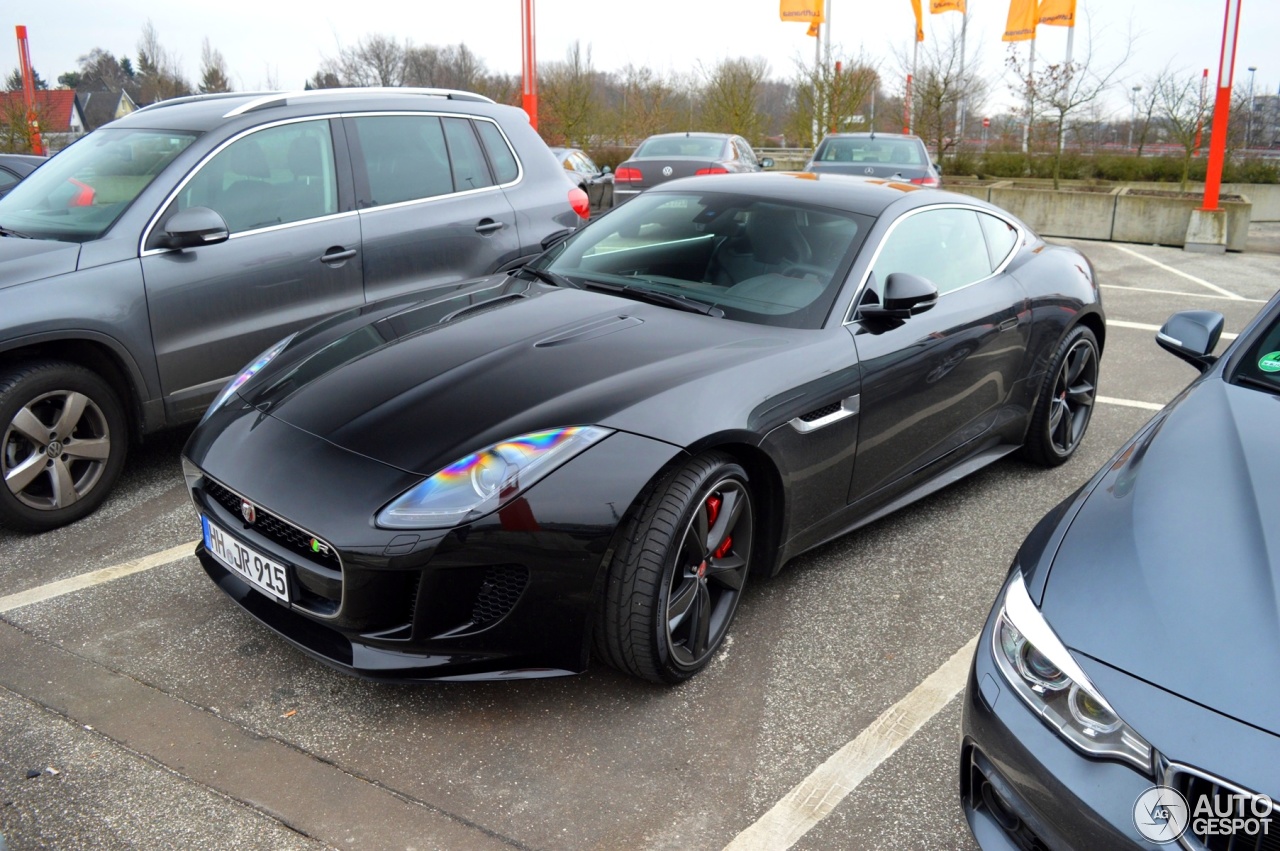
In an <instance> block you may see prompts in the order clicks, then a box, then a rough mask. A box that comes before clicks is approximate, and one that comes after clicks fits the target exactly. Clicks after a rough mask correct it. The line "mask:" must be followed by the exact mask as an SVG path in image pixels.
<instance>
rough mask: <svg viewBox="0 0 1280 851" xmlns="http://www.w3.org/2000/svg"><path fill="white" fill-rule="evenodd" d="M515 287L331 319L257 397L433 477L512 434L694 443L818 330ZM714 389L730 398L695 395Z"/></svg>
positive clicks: (320, 431)
mask: <svg viewBox="0 0 1280 851" xmlns="http://www.w3.org/2000/svg"><path fill="white" fill-rule="evenodd" d="M505 280H506V281H507V284H505V285H503V286H496V287H495V286H486V285H480V286H478V287H472V288H468V289H464V290H462V291H459V292H456V293H452V294H449V295H443V296H439V297H437V298H434V299H431V300H429V301H424V302H421V303H418V304H415V305H412V306H409V307H408V308H404V307H400V308H399V309H398V312H395V313H393V314H391V315H389V316H384V317H381V318H373V319H372V320H370V317H369V316H368V315H367V312H366V315H362V316H360V317H359V318H358V319H355V320H352V321H348V322H342V321H336V322H335V321H330V322H328V323H325V326H326V327H324V328H322V329H321V331H320V333H315V334H311V335H309V336H308V337H306V338H305V339H300V340H299V341H297V342H298V345H297V346H291V347H290V349H287V350H286V352H285V355H284V356H281V357H280V358H278V360H277V362H276V363H273V364H272V365H271V367H270V368H269V369H268V370H266V371H264V372H263V373H261V374H260V376H259V380H255V381H254V382H253V383H252V384H251V385H249V390H248V392H247V393H245V394H243V395H244V396H245V398H246V399H247V400H248V401H249V402H250V403H251V404H253V405H254V406H256V407H258V408H259V410H262V411H264V412H266V413H267V414H268V415H270V416H273V417H276V418H279V419H280V420H283V421H284V422H287V423H289V424H291V425H294V426H296V427H297V428H300V429H302V430H304V431H306V432H309V433H311V434H314V435H316V436H318V437H321V438H323V439H325V440H327V441H330V442H331V443H334V444H336V445H338V446H340V447H343V448H345V449H348V450H351V451H353V452H357V453H360V454H362V455H365V456H368V457H370V458H374V459H375V460H378V461H381V462H383V463H386V464H390V465H392V466H395V467H398V468H400V469H403V470H408V471H411V472H416V473H419V474H422V475H430V474H431V473H434V472H435V471H437V470H439V469H441V468H442V467H444V466H445V465H447V464H450V463H452V462H454V461H456V460H457V459H458V458H461V457H464V456H465V455H467V454H469V453H470V452H474V451H476V450H477V449H481V448H483V447H485V446H488V445H491V444H493V443H496V442H498V441H501V440H506V439H509V438H512V437H516V436H519V435H521V434H526V433H529V432H532V431H539V430H543V429H548V428H555V427H559V426H568V425H591V424H594V425H603V426H606V427H611V428H617V429H621V430H629V431H636V432H639V433H645V434H646V435H647V436H650V437H655V438H658V439H660V440H666V441H668V442H673V443H677V444H678V445H684V441H685V440H686V439H687V438H688V430H689V429H694V430H695V431H696V429H697V428H698V427H699V424H700V419H701V418H700V416H699V406H705V407H707V408H710V407H711V406H714V407H715V409H716V410H717V411H730V412H735V411H747V412H749V411H750V410H751V408H752V406H754V405H758V404H759V403H760V400H761V399H762V398H764V397H767V396H768V393H767V392H763V393H762V390H764V389H765V388H767V386H768V384H769V379H768V378H767V377H758V378H757V380H755V381H753V380H752V379H751V374H752V370H753V364H754V363H755V362H756V361H758V360H759V359H760V358H762V357H765V356H766V355H770V354H778V353H779V352H783V353H785V357H784V360H785V359H787V358H791V357H794V358H796V366H797V367H799V364H800V361H801V359H803V357H804V352H803V349H804V345H802V344H801V345H797V335H798V334H799V335H804V334H806V333H808V334H809V335H813V334H814V332H797V331H794V330H793V329H776V328H768V327H763V326H759V325H753V324H749V323H744V322H735V321H731V320H728V319H723V318H715V317H710V316H703V315H700V314H695V313H686V312H683V311H680V310H675V309H672V308H668V307H663V306H657V305H649V304H644V303H640V302H635V301H631V300H628V299H622V298H618V297H616V296H612V295H607V294H602V293H595V292H588V291H583V290H573V289H561V288H556V287H548V286H543V285H540V284H538V285H531V284H528V283H527V282H523V281H517V279H505ZM513 282H514V283H513ZM802 338H803V337H801V339H802ZM784 369H785V368H784ZM779 380H780V379H779ZM698 382H711V383H714V384H715V385H716V386H717V387H718V388H719V391H718V392H712V391H706V392H693V391H688V390H687V387H688V385H690V384H691V383H694V384H696V383H698ZM675 412H679V414H680V416H673V413H675ZM710 418H711V414H710V413H709V414H708V415H707V417H706V420H707V421H709V420H710ZM738 419H740V420H742V421H745V420H746V419H747V414H746V413H741V414H740V415H738ZM706 427H707V428H708V429H710V425H709V424H708V425H707V426H706ZM704 433H705V432H704ZM699 436H701V433H700V434H699Z"/></svg>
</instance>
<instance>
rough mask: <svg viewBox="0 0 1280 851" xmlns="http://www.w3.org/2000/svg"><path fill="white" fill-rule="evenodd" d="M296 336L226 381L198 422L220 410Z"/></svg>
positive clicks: (284, 340) (276, 345)
mask: <svg viewBox="0 0 1280 851" xmlns="http://www.w3.org/2000/svg"><path fill="white" fill-rule="evenodd" d="M296 336H298V333H297V332H296V331H295V332H294V333H292V334H290V335H289V336H288V337H285V338H284V339H283V340H281V341H280V342H278V343H276V344H275V345H274V346H272V347H271V348H269V349H267V350H266V351H265V352H263V353H262V354H260V355H258V356H257V357H256V358H254V359H253V361H252V362H250V364H249V365H248V366H246V367H245V368H244V369H243V370H241V371H240V374H239V375H237V376H236V377H235V378H233V379H231V380H230V381H228V382H227V386H226V387H223V388H222V392H221V393H219V394H218V397H217V398H216V399H214V400H213V404H212V405H210V406H209V410H207V411H205V412H204V416H203V417H202V418H201V419H200V422H204V421H205V420H207V419H208V418H209V415H210V414H212V413H213V412H214V411H216V410H218V409H219V408H221V407H222V404H223V403H224V402H226V401H227V400H228V399H230V398H231V394H233V393H235V392H236V391H237V390H239V389H240V388H241V387H243V386H244V385H245V384H246V383H248V381H249V379H250V378H253V377H254V376H255V375H257V374H258V373H259V372H261V371H262V370H263V368H264V367H266V365H267V364H269V363H271V361H272V360H274V359H275V356H276V355H278V354H280V353H281V352H283V351H284V350H285V347H286V346H288V345H289V343H291V342H293V338H294V337H296Z"/></svg>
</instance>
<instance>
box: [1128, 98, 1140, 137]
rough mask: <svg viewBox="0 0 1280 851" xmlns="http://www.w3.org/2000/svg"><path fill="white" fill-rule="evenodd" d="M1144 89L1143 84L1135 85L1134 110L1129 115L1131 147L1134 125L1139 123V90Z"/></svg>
mask: <svg viewBox="0 0 1280 851" xmlns="http://www.w3.org/2000/svg"><path fill="white" fill-rule="evenodd" d="M1140 91H1142V86H1134V87H1133V112H1131V113H1130V115H1129V147H1130V148H1132V147H1133V125H1135V124H1137V123H1138V92H1140Z"/></svg>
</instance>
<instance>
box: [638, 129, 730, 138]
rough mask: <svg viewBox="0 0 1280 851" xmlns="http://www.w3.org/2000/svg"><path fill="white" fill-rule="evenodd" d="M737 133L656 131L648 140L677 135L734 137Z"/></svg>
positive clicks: (682, 136) (681, 136)
mask: <svg viewBox="0 0 1280 851" xmlns="http://www.w3.org/2000/svg"><path fill="white" fill-rule="evenodd" d="M737 135H738V134H737V133H704V132H702V131H699V130H686V131H683V132H679V133H654V134H653V135H652V136H649V137H647V138H646V141H648V139H672V138H675V137H680V138H684V137H686V136H691V137H694V138H698V139H733V138H735V137H736V136H737Z"/></svg>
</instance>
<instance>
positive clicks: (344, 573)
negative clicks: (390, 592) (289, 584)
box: [184, 459, 347, 620]
mask: <svg viewBox="0 0 1280 851" xmlns="http://www.w3.org/2000/svg"><path fill="white" fill-rule="evenodd" d="M184 460H185V459H184ZM191 467H192V469H194V470H199V471H200V476H201V478H202V479H208V480H209V481H211V482H217V483H218V485H219V487H222V488H224V489H226V490H227V491H229V492H230V493H233V494H235V495H236V496H238V497H240V499H241V500H243V501H245V502H249V503H252V504H253V505H254V506H255V507H257V508H260V509H262V510H263V511H265V512H267V513H268V514H270V515H271V516H272V517H274V518H275V519H277V520H279V521H280V522H281V523H283V524H284V525H286V526H292V527H293V528H294V529H296V530H298V531H299V532H301V533H302V534H304V535H306V536H308V537H310V538H315V539H316V540H317V541H319V542H320V543H322V544H324V545H325V546H326V547H328V548H329V550H330V551H331V552H332V553H333V557H334V559H336V560H337V562H338V572H339V573H340V574H341V575H342V599H341V600H339V601H338V608H337V610H336V611H334V613H333V614H331V615H326V614H322V613H320V612H317V611H315V610H313V609H311V608H308V607H307V606H304V605H302V604H301V603H300V602H296V601H294V600H290V601H289V608H291V609H292V608H297V609H301V610H302V611H304V612H306V613H307V614H308V615H311V616H313V617H317V618H321V619H323V620H333V619H335V618H337V617H338V616H340V615H341V614H342V610H343V608H344V607H345V606H346V604H347V567H346V565H344V564H343V563H342V554H341V552H340V551H339V550H338V548H337V547H335V546H334V545H333V544H331V543H329V542H328V541H326V540H325V539H324V538H321V537H320V536H319V535H317V534H315V533H314V532H311V531H308V530H306V529H303V528H302V527H301V526H299V525H298V524H297V523H294V522H292V521H290V520H286V519H285V517H284V515H282V514H280V513H279V512H278V511H275V510H274V509H271V508H267V507H266V506H265V505H263V504H262V503H260V502H255V501H254V500H252V499H249V497H247V496H245V495H244V494H242V493H240V491H238V490H236V489H235V488H232V487H227V485H226V484H224V483H223V481H222V480H221V479H215V478H214V477H213V476H210V475H209V474H208V473H206V472H204V470H201V469H200V468H199V467H197V466H196V465H195V464H191ZM206 493H207V492H206ZM191 498H192V501H193V502H194V501H195V494H194V493H192V497H191ZM196 513H197V514H203V510H202V507H201V505H200V504H199V503H198V502H197V503H196ZM227 531H229V532H233V533H234V532H235V530H233V529H228V530H227ZM263 537H264V538H266V536H265V535H263ZM267 540H270V538H267ZM201 543H202V544H203V543H204V542H203V541H201ZM273 543H274V542H273ZM281 549H283V547H282V548H281ZM286 552H287V551H286ZM288 561H289V562H290V563H291V564H293V565H294V566H295V567H296V565H297V561H298V556H297V554H296V553H290V555H289V559H288Z"/></svg>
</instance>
